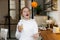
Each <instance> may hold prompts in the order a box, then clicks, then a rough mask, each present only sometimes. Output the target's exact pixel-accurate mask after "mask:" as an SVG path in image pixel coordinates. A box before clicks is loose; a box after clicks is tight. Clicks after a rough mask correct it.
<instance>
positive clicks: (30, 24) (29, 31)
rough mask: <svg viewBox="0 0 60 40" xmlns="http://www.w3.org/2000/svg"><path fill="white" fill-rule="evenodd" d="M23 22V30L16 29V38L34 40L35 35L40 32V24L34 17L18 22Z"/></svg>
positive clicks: (19, 23)
mask: <svg viewBox="0 0 60 40" xmlns="http://www.w3.org/2000/svg"><path fill="white" fill-rule="evenodd" d="M21 24H23V30H22V32H19V31H18V28H17V30H16V38H17V39H19V40H34V38H33V35H34V34H37V33H38V26H37V23H36V21H35V20H34V19H30V20H24V19H22V20H20V21H19V22H18V25H17V27H18V26H19V25H21Z"/></svg>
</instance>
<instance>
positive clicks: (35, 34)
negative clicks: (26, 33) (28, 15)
mask: <svg viewBox="0 0 60 40" xmlns="http://www.w3.org/2000/svg"><path fill="white" fill-rule="evenodd" d="M33 37H34V38H35V39H37V38H38V37H39V33H38V25H37V23H36V21H35V20H34V35H33Z"/></svg>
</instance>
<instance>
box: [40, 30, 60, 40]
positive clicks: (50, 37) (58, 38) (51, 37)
mask: <svg viewBox="0 0 60 40" xmlns="http://www.w3.org/2000/svg"><path fill="white" fill-rule="evenodd" d="M40 32H41V33H40V35H41V36H42V38H43V39H44V40H60V33H53V32H52V31H51V30H44V31H43V30H40Z"/></svg>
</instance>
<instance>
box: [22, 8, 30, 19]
mask: <svg viewBox="0 0 60 40" xmlns="http://www.w3.org/2000/svg"><path fill="white" fill-rule="evenodd" d="M22 15H23V17H24V18H25V19H29V18H30V11H29V9H28V8H24V9H23V12H22Z"/></svg>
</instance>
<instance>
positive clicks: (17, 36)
mask: <svg viewBox="0 0 60 40" xmlns="http://www.w3.org/2000/svg"><path fill="white" fill-rule="evenodd" d="M21 24H22V21H21V20H20V21H19V22H18V24H17V28H16V34H15V37H16V38H17V39H19V38H20V36H21V32H19V31H18V26H19V25H21Z"/></svg>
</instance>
